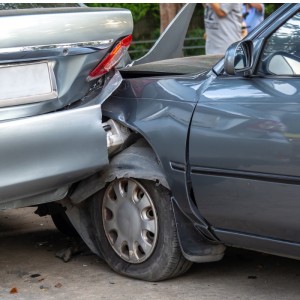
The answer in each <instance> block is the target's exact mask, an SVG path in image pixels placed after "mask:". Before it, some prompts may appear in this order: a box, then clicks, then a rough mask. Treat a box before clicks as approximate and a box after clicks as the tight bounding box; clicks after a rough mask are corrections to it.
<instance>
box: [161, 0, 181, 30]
mask: <svg viewBox="0 0 300 300" xmlns="http://www.w3.org/2000/svg"><path fill="white" fill-rule="evenodd" d="M182 6H183V4H180V3H160V4H159V9H160V33H162V32H163V31H164V30H165V29H166V27H167V26H168V25H169V23H170V22H171V21H172V20H173V18H174V17H175V16H176V14H177V13H178V12H179V10H180V9H181V8H182Z"/></svg>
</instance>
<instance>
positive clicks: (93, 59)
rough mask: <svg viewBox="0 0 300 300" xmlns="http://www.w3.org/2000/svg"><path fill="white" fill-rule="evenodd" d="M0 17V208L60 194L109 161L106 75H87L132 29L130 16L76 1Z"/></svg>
mask: <svg viewBox="0 0 300 300" xmlns="http://www.w3.org/2000/svg"><path fill="white" fill-rule="evenodd" d="M0 16H1V17H0V32H1V34H0V208H9V207H19V206H25V205H32V204H37V203H39V202H47V201H50V200H51V201H53V200H58V199H61V198H63V197H64V196H65V195H66V192H67V190H68V187H69V186H70V184H71V183H73V182H75V181H77V180H79V179H81V178H83V177H86V176H88V175H89V174H93V173H94V172H96V171H97V170H99V169H100V168H102V167H103V166H105V165H106V164H107V163H108V154H107V141H106V133H105V131H104V129H103V128H102V122H101V109H100V105H99V97H98V96H99V95H100V92H101V88H103V87H105V86H107V82H108V81H109V78H107V79H106V81H105V83H104V81H101V80H100V81H99V82H98V79H97V78H96V80H90V78H88V76H89V74H90V72H91V71H92V70H93V69H94V68H95V67H96V66H97V65H98V64H99V63H100V62H101V61H102V59H103V58H104V57H105V56H106V54H107V53H108V52H109V51H111V50H112V49H113V47H114V45H116V44H117V42H118V41H119V40H121V39H122V38H124V37H126V36H128V35H130V34H131V33H132V28H133V22H132V16H131V13H130V11H128V10H124V9H112V10H109V9H94V8H82V7H77V8H73V7H71V8H49V9H42V8H36V9H22V10H19V9H16V10H3V11H1V12H0ZM116 86H117V85H116ZM111 92H112V91H111ZM97 97H98V98H97ZM92 99H96V100H97V99H98V101H96V100H95V101H91V100H92ZM90 103H94V105H92V104H90ZM97 103H98V104H97ZM40 195H43V196H40ZM34 197H36V199H35V200H32V199H33V198H34ZM25 198H26V199H27V200H28V201H27V200H26V201H27V202H26V201H23V200H22V201H19V199H25ZM30 199H31V200H30Z"/></svg>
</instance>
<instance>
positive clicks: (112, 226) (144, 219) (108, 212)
mask: <svg viewBox="0 0 300 300" xmlns="http://www.w3.org/2000/svg"><path fill="white" fill-rule="evenodd" d="M102 220H103V227H104V231H105V234H106V237H107V239H108V241H109V243H110V245H111V247H112V248H113V250H114V251H115V252H116V253H117V254H118V255H119V256H120V257H121V258H122V259H123V260H125V261H127V262H130V263H134V264H137V263H141V262H143V261H145V260H146V259H148V258H149V256H150V255H151V254H152V252H153V250H154V248H155V245H156V241H157V235H158V225H157V214H156V210H155V207H154V205H153V202H152V199H151V197H150V196H149V194H148V193H147V191H146V190H145V189H144V187H143V186H142V185H141V184H140V183H139V182H137V181H136V180H134V179H118V180H115V181H113V182H112V183H111V184H110V185H109V186H108V187H107V189H106V192H105V194H104V198H103V206H102Z"/></svg>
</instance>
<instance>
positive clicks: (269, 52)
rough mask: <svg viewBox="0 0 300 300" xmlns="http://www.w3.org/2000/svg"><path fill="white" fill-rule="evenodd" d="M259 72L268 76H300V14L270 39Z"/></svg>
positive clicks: (264, 50)
mask: <svg viewBox="0 0 300 300" xmlns="http://www.w3.org/2000/svg"><path fill="white" fill-rule="evenodd" d="M258 71H259V73H263V74H267V75H290V76H299V75H300V12H298V13H297V14H295V15H294V16H293V17H292V18H291V19H289V20H288V21H287V22H286V23H285V24H284V25H282V26H281V27H280V28H279V29H277V31H275V32H274V33H273V34H272V35H271V36H270V37H269V38H268V40H267V42H266V44H265V47H264V49H263V54H262V59H261V63H260V65H259V69H258Z"/></svg>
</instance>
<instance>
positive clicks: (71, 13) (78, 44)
mask: <svg viewBox="0 0 300 300" xmlns="http://www.w3.org/2000/svg"><path fill="white" fill-rule="evenodd" d="M0 16H1V18H0V64H1V65H14V66H19V65H24V64H32V63H33V62H41V61H45V62H47V63H48V64H49V65H50V66H51V70H53V76H52V78H53V80H52V82H53V83H55V82H56V87H57V89H56V93H57V95H56V96H55V97H50V96H49V97H46V98H45V97H43V98H42V99H41V101H39V100H40V99H39V97H35V98H34V99H33V101H30V99H28V98H27V99H23V100H24V101H22V99H18V100H20V101H17V102H15V103H13V101H11V102H10V103H11V105H9V103H8V104H5V108H3V109H0V119H1V120H8V119H14V118H19V117H29V116H34V115H37V114H43V113H48V112H51V111H54V110H58V109H61V108H63V107H65V106H66V105H69V104H71V103H73V102H76V101H78V100H80V99H82V98H83V97H84V96H85V95H86V94H87V93H88V92H89V90H90V88H91V86H92V85H93V84H94V83H93V82H91V83H90V82H87V81H86V78H87V76H88V75H89V73H90V72H91V70H92V69H93V68H94V67H95V66H97V65H98V64H99V62H100V61H101V60H102V59H103V58H104V57H105V56H106V54H107V53H108V51H110V49H112V47H113V45H114V44H115V42H116V41H118V40H119V39H120V38H122V37H124V36H127V35H129V34H131V33H132V30H133V20H132V16H131V13H130V11H128V10H126V9H106V8H100V9H97V8H56V9H30V10H27V9H23V10H13V11H7V10H6V11H1V12H0ZM8 76H11V78H10V81H12V80H14V76H13V75H10V74H8ZM45 100H46V102H45ZM37 101H38V103H37ZM24 104H25V105H24ZM16 105H17V106H16ZM3 106H4V105H3Z"/></svg>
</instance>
